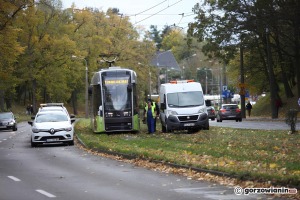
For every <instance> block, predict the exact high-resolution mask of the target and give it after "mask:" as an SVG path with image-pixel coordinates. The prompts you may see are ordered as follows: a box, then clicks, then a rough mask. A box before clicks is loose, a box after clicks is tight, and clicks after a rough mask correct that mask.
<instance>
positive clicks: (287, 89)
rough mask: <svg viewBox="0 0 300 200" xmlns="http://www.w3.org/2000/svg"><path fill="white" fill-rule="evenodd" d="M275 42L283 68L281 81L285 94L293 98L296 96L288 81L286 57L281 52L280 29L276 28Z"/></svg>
mask: <svg viewBox="0 0 300 200" xmlns="http://www.w3.org/2000/svg"><path fill="white" fill-rule="evenodd" d="M275 34H276V35H275V42H276V46H277V52H278V59H279V63H280V69H281V72H280V73H281V81H282V83H283V85H284V91H285V96H286V97H287V98H292V97H294V94H293V92H292V89H291V87H290V84H289V82H288V79H287V76H286V73H285V71H286V70H285V69H284V67H283V65H284V63H285V62H284V59H283V55H282V52H281V50H282V49H281V45H280V42H279V38H278V31H277V30H276V33H275Z"/></svg>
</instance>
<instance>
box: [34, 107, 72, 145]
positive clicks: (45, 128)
mask: <svg viewBox="0 0 300 200" xmlns="http://www.w3.org/2000/svg"><path fill="white" fill-rule="evenodd" d="M33 118H34V120H33V121H29V122H28V123H29V124H30V125H31V126H32V133H31V146H32V147H35V146H37V145H38V144H44V143H66V144H69V145H74V128H73V126H72V123H73V122H74V121H75V118H70V117H69V116H68V115H67V114H66V113H65V112H63V111H47V112H46V111H45V112H38V113H37V114H36V116H35V117H33Z"/></svg>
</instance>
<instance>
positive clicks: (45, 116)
mask: <svg viewBox="0 0 300 200" xmlns="http://www.w3.org/2000/svg"><path fill="white" fill-rule="evenodd" d="M64 121H68V117H67V115H65V114H62V113H46V112H45V113H40V114H38V115H37V116H36V123H44V122H64Z"/></svg>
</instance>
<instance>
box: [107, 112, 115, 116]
mask: <svg viewBox="0 0 300 200" xmlns="http://www.w3.org/2000/svg"><path fill="white" fill-rule="evenodd" d="M113 115H114V114H113V113H112V112H106V113H105V117H113Z"/></svg>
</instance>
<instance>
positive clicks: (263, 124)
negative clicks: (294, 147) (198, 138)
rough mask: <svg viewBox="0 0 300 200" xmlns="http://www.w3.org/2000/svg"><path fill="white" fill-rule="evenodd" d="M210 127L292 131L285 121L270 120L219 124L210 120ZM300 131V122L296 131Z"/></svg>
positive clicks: (229, 121) (230, 121) (227, 121)
mask: <svg viewBox="0 0 300 200" xmlns="http://www.w3.org/2000/svg"><path fill="white" fill-rule="evenodd" d="M209 125H210V126H218V127H231V128H242V129H256V130H258V129H260V130H287V131H288V130H290V128H291V127H290V126H289V125H287V124H286V123H285V121H284V120H269V119H264V118H252V119H243V121H242V122H236V121H235V120H223V121H222V122H217V120H214V121H212V120H210V121H209ZM299 129H300V122H298V123H297V124H296V130H299Z"/></svg>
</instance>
